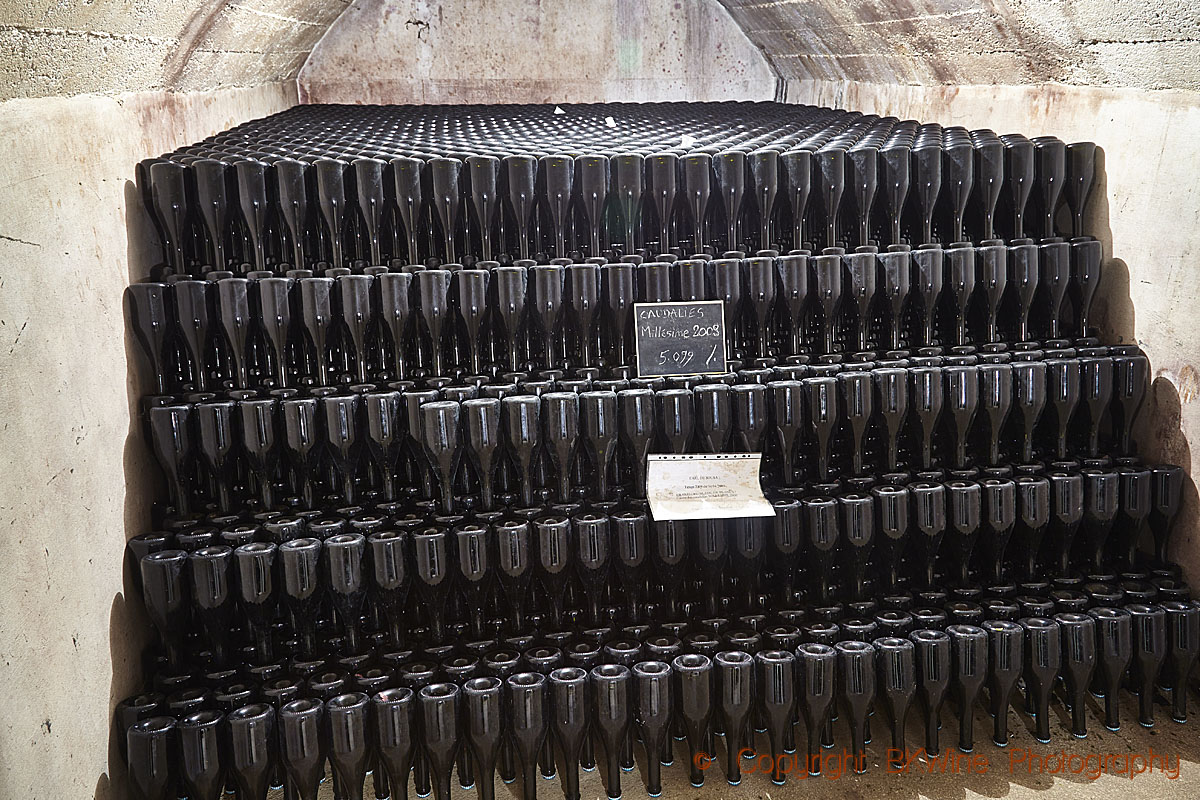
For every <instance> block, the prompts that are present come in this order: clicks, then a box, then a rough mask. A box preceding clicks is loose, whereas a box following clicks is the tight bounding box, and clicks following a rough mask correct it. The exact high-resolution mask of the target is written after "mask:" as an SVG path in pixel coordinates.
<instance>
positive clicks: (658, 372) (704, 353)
mask: <svg viewBox="0 0 1200 800" xmlns="http://www.w3.org/2000/svg"><path fill="white" fill-rule="evenodd" d="M633 320H634V326H635V330H634V341H635V342H636V343H637V371H638V377H641V378H654V377H672V376H675V375H719V374H720V373H723V372H725V371H726V370H725V306H724V304H723V303H722V302H721V301H720V300H698V301H695V302H689V303H635V304H634V306H633Z"/></svg>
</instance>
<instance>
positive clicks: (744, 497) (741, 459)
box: [646, 453, 775, 521]
mask: <svg viewBox="0 0 1200 800" xmlns="http://www.w3.org/2000/svg"><path fill="white" fill-rule="evenodd" d="M761 461H762V454H761V453H718V454H712V455H706V454H696V455H649V456H647V457H646V498H647V499H648V500H649V501H650V512H651V513H652V514H653V515H654V519H655V520H660V521H662V520H672V519H733V518H736V517H773V516H775V509H774V508H773V507H772V506H771V504H770V503H769V502H768V501H767V498H765V497H763V491H762V482H761V481H760V480H759V475H758V470H759V465H760V462H761Z"/></svg>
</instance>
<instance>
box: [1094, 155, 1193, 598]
mask: <svg viewBox="0 0 1200 800" xmlns="http://www.w3.org/2000/svg"><path fill="white" fill-rule="evenodd" d="M1095 180H1096V182H1095V184H1094V186H1093V188H1092V194H1091V199H1090V203H1089V205H1088V219H1087V223H1086V229H1087V230H1089V231H1091V233H1092V235H1093V236H1095V237H1096V238H1097V239H1099V240H1100V243H1101V245H1102V246H1103V248H1104V253H1105V254H1106V255H1109V256H1110V257H1109V258H1106V259H1105V260H1104V267H1103V271H1102V272H1101V282H1100V287H1099V289H1098V290H1097V292H1096V299H1095V303H1094V317H1095V319H1096V323H1097V327H1098V328H1099V330H1100V338H1101V341H1103V342H1104V343H1106V344H1138V341H1137V335H1136V330H1137V326H1136V312H1135V309H1134V307H1133V300H1132V299H1131V298H1130V275H1129V265H1128V264H1126V263H1125V262H1124V261H1123V260H1121V259H1119V258H1112V257H1111V253H1112V252H1113V237H1112V228H1111V226H1110V222H1109V210H1110V209H1109V202H1108V197H1109V195H1108V173H1107V171H1106V169H1105V153H1104V150H1103V148H1097V149H1096V179H1095ZM1150 369H1151V375H1152V376H1154V375H1156V374H1157V373H1156V372H1155V364H1154V362H1153V360H1152V361H1151V363H1150ZM1188 369H1191V368H1189V367H1185V368H1184V370H1185V376H1184V377H1187V370H1188ZM1190 374H1191V375H1192V376H1193V377H1194V378H1196V377H1200V376H1196V375H1195V371H1194V370H1192V372H1191V373H1190ZM1183 391H1184V392H1191V393H1192V394H1193V395H1194V394H1195V392H1196V387H1194V386H1192V387H1188V386H1185V387H1183ZM1187 399H1189V400H1190V399H1191V398H1187ZM1182 409H1183V398H1181V397H1180V391H1179V388H1178V387H1176V386H1175V384H1174V383H1172V382H1171V380H1170V378H1168V377H1166V375H1162V374H1157V377H1154V378H1153V380H1152V382H1151V384H1150V386H1149V387H1148V389H1147V392H1146V399H1145V402H1144V403H1143V404H1142V409H1141V413H1140V414H1139V416H1138V418H1137V421H1136V426H1135V429H1134V441H1135V442H1136V443H1137V447H1138V455H1139V456H1140V457H1141V458H1142V460H1143V461H1145V462H1146V463H1148V464H1176V465H1179V466H1181V467H1183V469H1184V471H1185V472H1186V473H1187V477H1186V479H1185V480H1184V485H1183V492H1182V499H1181V502H1180V508H1179V515H1178V516H1177V517H1176V518H1175V527H1174V532H1173V538H1172V544H1171V550H1170V552H1171V559H1172V560H1173V561H1175V563H1177V564H1179V566H1180V567H1182V568H1183V573H1184V576H1185V577H1187V578H1188V579H1189V580H1190V581H1191V582H1192V583H1196V582H1197V581H1200V500H1198V497H1200V495H1198V493H1197V489H1196V483H1195V476H1194V475H1192V474H1191V470H1192V451H1191V446H1190V445H1189V444H1188V440H1187V436H1186V434H1184V432H1183V427H1182V426H1183V415H1182ZM1144 544H1146V545H1148V542H1146V543H1144Z"/></svg>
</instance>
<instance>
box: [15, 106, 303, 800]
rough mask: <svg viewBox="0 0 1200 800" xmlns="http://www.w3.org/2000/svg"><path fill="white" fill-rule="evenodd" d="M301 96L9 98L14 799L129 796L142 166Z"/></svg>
mask: <svg viewBox="0 0 1200 800" xmlns="http://www.w3.org/2000/svg"><path fill="white" fill-rule="evenodd" d="M295 101H296V96H295V88H294V85H287V84H271V85H267V86H262V87H259V88H256V89H238V90H224V91H219V92H196V93H191V94H186V95H181V94H168V93H141V94H138V95H123V96H118V97H112V98H108V97H95V96H92V97H87V96H82V97H72V98H42V99H37V100H10V101H8V102H5V103H0V152H2V153H4V158H3V159H0V188H2V191H0V375H3V376H4V378H3V380H0V408H3V409H4V417H3V422H0V458H2V459H3V464H4V475H5V478H4V479H3V480H0V587H3V588H2V589H0V708H3V709H4V713H3V714H2V715H0V797H5V798H8V797H11V798H16V797H22V798H50V797H62V798H84V797H92V796H93V795H94V796H95V797H97V798H109V797H124V796H125V794H124V792H123V791H122V790H121V789H120V783H121V782H123V781H124V770H123V768H121V767H120V766H119V763H118V760H117V756H116V755H115V751H112V752H110V750H109V724H110V720H111V716H112V708H113V706H114V705H115V703H117V702H119V701H120V700H121V699H122V698H124V697H126V696H128V695H129V694H131V693H132V692H133V691H135V690H136V689H137V687H138V683H139V681H140V664H139V660H138V659H139V655H140V652H141V649H142V644H143V640H144V636H145V633H146V632H147V628H146V626H147V624H148V623H147V622H146V620H145V617H144V615H143V613H142V611H141V600H140V598H137V597H136V596H135V597H133V598H131V597H130V591H131V587H130V585H129V584H128V583H127V582H123V577H122V572H123V570H122V566H123V565H122V560H123V552H124V547H125V540H126V538H127V537H129V536H133V535H136V534H138V533H142V532H144V531H145V530H147V525H148V514H147V512H148V510H149V503H150V502H151V501H152V500H153V499H154V497H155V496H156V492H155V489H156V487H155V482H154V481H153V480H147V477H146V476H149V475H152V474H154V473H153V472H151V470H152V469H154V467H152V465H151V461H152V458H151V456H149V454H148V453H147V452H146V451H145V449H144V448H143V446H142V445H141V443H140V441H139V437H138V433H137V431H136V430H135V429H134V425H135V424H138V423H136V422H135V417H134V416H133V415H134V413H135V410H136V403H137V398H138V396H139V395H140V394H142V393H143V392H144V391H145V390H146V388H148V387H144V386H141V385H139V384H138V382H137V381H136V379H131V377H130V362H131V361H132V362H133V363H140V362H138V359H140V358H141V354H140V351H139V350H138V349H137V348H138V346H137V344H136V343H135V342H133V341H132V340H127V338H126V335H125V326H124V320H123V317H122V295H123V291H124V288H125V286H126V285H127V284H128V283H129V282H130V280H131V279H137V278H140V277H141V276H140V275H138V274H136V270H138V269H140V268H144V267H145V266H146V265H147V264H148V263H151V259H150V258H148V254H147V253H146V252H145V246H144V243H145V241H147V239H146V235H147V231H146V227H148V225H147V224H145V223H144V220H143V218H142V215H141V210H140V207H139V206H138V205H137V204H136V203H135V202H134V199H135V198H134V197H133V195H132V180H133V174H134V173H133V168H134V165H135V164H136V163H137V162H138V161H139V160H140V159H143V158H146V157H148V156H152V155H157V154H159V153H162V152H165V151H167V150H170V149H172V148H174V147H177V146H180V145H183V144H186V143H188V142H192V141H195V140H196V139H200V138H203V137H205V136H208V135H210V134H212V133H215V132H216V131H219V130H223V129H225V128H227V127H229V126H230V125H233V124H235V123H237V122H241V121H243V120H246V119H249V118H252V117H256V116H261V115H264V114H270V113H274V112H276V111H279V110H282V109H284V108H286V107H287V106H289V105H293V104H294V103H295ZM131 234H132V235H131ZM151 236H152V234H151ZM114 781H115V782H117V786H115V787H114V786H113V785H112V782H114Z"/></svg>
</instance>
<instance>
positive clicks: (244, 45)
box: [0, 0, 349, 100]
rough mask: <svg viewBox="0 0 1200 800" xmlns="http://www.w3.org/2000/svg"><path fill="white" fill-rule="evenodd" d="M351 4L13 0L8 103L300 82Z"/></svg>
mask: <svg viewBox="0 0 1200 800" xmlns="http://www.w3.org/2000/svg"><path fill="white" fill-rule="evenodd" d="M348 3H349V0H228V1H227V0H7V2H4V3H0V100H7V99H9V98H13V97H52V96H55V95H59V96H68V95H74V94H82V93H93V94H117V93H123V92H136V91H148V90H169V91H184V92H190V91H208V90H213V89H220V88H226V87H235V86H260V85H263V84H268V83H277V82H279V81H283V80H290V79H293V78H295V77H296V73H297V72H299V71H300V67H301V65H302V64H303V63H304V61H305V59H307V58H308V54H309V52H310V51H311V50H312V48H313V45H314V44H316V42H317V41H318V40H319V39H320V38H321V36H322V35H324V33H325V31H326V30H327V29H328V27H329V25H330V23H332V22H333V20H334V19H336V18H337V16H338V15H339V14H341V13H342V11H344V10H345V9H346V6H347V5H348Z"/></svg>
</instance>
